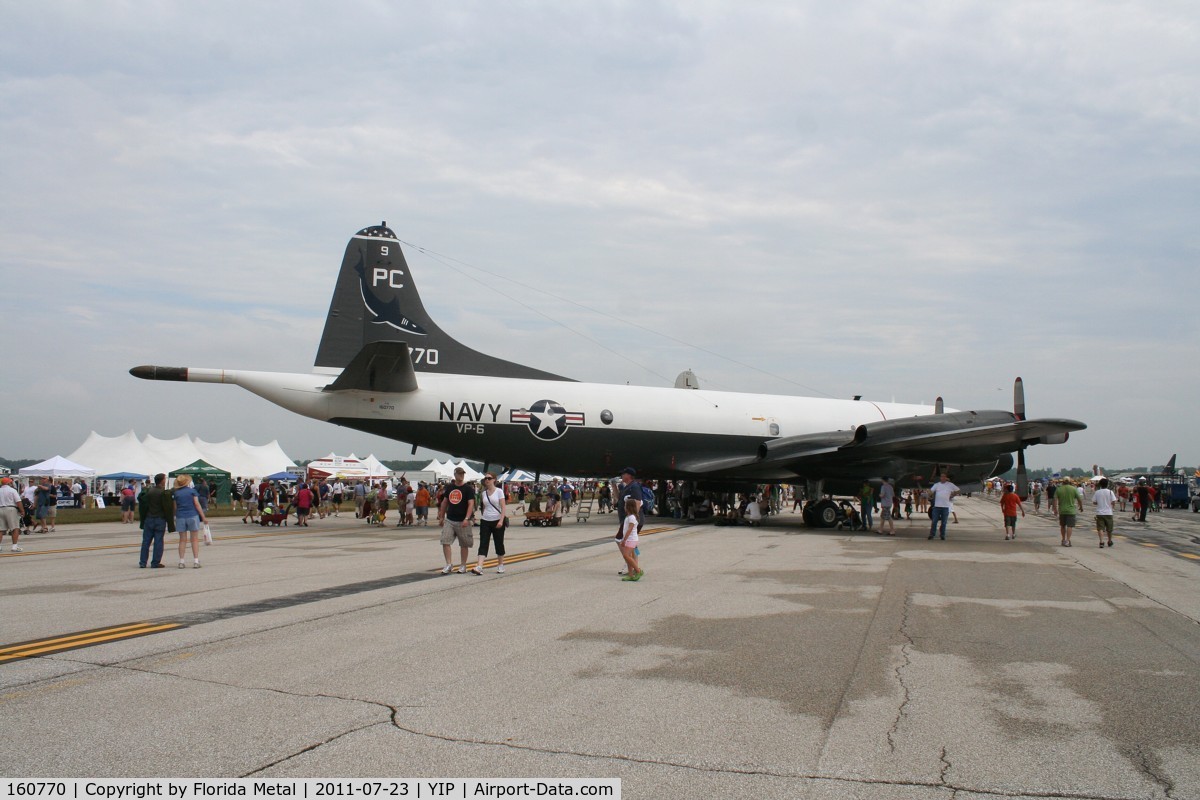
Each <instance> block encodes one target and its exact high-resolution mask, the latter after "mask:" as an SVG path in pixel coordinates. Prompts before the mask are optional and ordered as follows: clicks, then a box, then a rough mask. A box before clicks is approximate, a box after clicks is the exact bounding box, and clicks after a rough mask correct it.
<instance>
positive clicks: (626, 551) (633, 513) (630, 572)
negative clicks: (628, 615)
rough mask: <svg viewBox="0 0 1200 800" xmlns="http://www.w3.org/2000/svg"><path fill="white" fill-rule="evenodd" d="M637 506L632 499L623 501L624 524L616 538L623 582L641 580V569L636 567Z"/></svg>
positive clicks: (635, 501)
mask: <svg viewBox="0 0 1200 800" xmlns="http://www.w3.org/2000/svg"><path fill="white" fill-rule="evenodd" d="M637 529H638V505H637V500H635V499H633V498H632V497H628V498H626V499H625V522H624V523H623V524H622V525H621V532H620V534H619V535H618V538H617V547H619V548H621V558H623V559H625V576H624V577H623V578H621V580H623V581H639V580H641V579H642V575H643V574H644V573H643V572H642V569H641V567H639V566H638V557H637V552H636V550H637V546H638V533H637Z"/></svg>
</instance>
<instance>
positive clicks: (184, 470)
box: [171, 458, 233, 505]
mask: <svg viewBox="0 0 1200 800" xmlns="http://www.w3.org/2000/svg"><path fill="white" fill-rule="evenodd" d="M171 474H172V475H191V476H192V480H193V481H194V480H196V478H199V477H203V478H204V480H205V482H207V483H208V485H209V486H212V485H214V484H216V487H217V502H218V503H224V504H226V505H228V504H229V500H230V492H231V489H232V485H233V483H232V476H231V475H230V474H229V473H228V472H226V471H225V470H223V469H221V468H220V467H214V466H213V465H212V464H210V463H208V462H207V461H205V460H204V459H202V458H201V459H197V460H196V461H193V462H192V463H190V464H188V465H187V466H186V467H180V468H179V469H173V470H171Z"/></svg>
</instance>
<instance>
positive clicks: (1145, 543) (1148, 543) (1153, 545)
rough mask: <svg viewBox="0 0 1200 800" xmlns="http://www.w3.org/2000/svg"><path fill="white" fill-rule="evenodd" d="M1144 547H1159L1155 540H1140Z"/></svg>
mask: <svg viewBox="0 0 1200 800" xmlns="http://www.w3.org/2000/svg"><path fill="white" fill-rule="evenodd" d="M1138 544H1140V545H1141V546H1142V547H1158V545H1156V544H1155V543H1154V542H1138Z"/></svg>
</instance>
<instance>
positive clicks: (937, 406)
mask: <svg viewBox="0 0 1200 800" xmlns="http://www.w3.org/2000/svg"><path fill="white" fill-rule="evenodd" d="M943 408H944V406H943V404H942V398H940V397H939V398H938V399H937V400H935V401H934V403H933V413H935V414H941V413H942V411H943Z"/></svg>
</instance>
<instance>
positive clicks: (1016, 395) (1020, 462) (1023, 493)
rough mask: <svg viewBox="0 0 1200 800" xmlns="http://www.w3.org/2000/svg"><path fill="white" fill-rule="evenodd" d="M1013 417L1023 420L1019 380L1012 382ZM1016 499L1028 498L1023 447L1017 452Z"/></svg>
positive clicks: (1022, 386)
mask: <svg viewBox="0 0 1200 800" xmlns="http://www.w3.org/2000/svg"><path fill="white" fill-rule="evenodd" d="M1013 416H1014V417H1016V418H1017V420H1018V421H1022V420H1024V419H1025V384H1024V383H1023V382H1022V381H1021V379H1020V378H1017V379H1016V380H1015V381H1013ZM1017 497H1020V498H1021V499H1022V500H1025V499H1027V498H1028V497H1029V472H1028V471H1027V470H1026V469H1025V445H1021V447H1020V448H1019V449H1018V450H1017Z"/></svg>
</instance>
